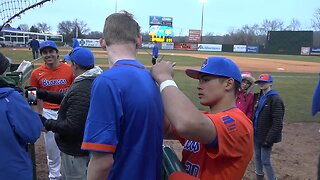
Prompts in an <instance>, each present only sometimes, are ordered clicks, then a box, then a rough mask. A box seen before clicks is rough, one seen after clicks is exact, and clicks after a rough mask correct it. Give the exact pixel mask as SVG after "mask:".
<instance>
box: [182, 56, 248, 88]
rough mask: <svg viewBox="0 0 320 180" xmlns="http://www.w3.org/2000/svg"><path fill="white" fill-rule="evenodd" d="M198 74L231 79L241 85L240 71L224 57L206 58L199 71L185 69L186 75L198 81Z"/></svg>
mask: <svg viewBox="0 0 320 180" xmlns="http://www.w3.org/2000/svg"><path fill="white" fill-rule="evenodd" d="M200 73H205V74H210V75H215V76H223V77H228V78H233V79H234V80H236V81H238V82H239V83H241V81H242V77H241V71H240V69H239V67H238V66H237V65H236V63H234V62H233V61H232V60H231V59H228V58H225V57H208V59H206V60H204V62H203V64H202V66H201V69H200V70H194V69H186V74H187V75H188V76H189V77H191V78H194V79H199V75H200Z"/></svg>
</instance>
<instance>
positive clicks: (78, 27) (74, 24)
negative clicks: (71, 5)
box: [58, 19, 90, 42]
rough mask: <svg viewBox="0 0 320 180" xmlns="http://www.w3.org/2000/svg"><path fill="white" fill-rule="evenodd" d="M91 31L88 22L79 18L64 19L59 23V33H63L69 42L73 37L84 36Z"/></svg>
mask: <svg viewBox="0 0 320 180" xmlns="http://www.w3.org/2000/svg"><path fill="white" fill-rule="evenodd" d="M89 31H90V29H89V28H87V24H86V23H85V22H83V21H79V20H78V19H75V20H73V21H62V22H61V23H59V24H58V33H60V34H62V35H63V36H64V40H65V41H67V42H71V41H72V38H73V37H78V38H84V37H85V35H86V34H87V33H88V32H89Z"/></svg>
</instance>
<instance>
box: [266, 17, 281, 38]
mask: <svg viewBox="0 0 320 180" xmlns="http://www.w3.org/2000/svg"><path fill="white" fill-rule="evenodd" d="M283 26H284V23H283V21H281V20H279V19H273V20H268V19H265V20H264V21H263V22H262V24H261V32H262V34H265V35H266V34H267V33H268V31H281V30H284V27H283Z"/></svg>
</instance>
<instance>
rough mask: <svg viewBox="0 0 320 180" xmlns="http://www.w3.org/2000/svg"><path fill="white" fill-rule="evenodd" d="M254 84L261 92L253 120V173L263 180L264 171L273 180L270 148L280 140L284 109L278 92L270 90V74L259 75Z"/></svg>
mask: <svg viewBox="0 0 320 180" xmlns="http://www.w3.org/2000/svg"><path fill="white" fill-rule="evenodd" d="M255 83H256V84H258V85H259V87H260V90H261V93H260V94H261V96H260V97H259V99H258V105H257V109H256V111H255V114H254V119H253V123H254V150H255V166H256V172H255V173H256V176H257V179H258V180H263V177H264V170H263V169H265V172H266V174H267V179H268V180H274V179H277V177H276V175H275V172H274V169H273V167H272V165H271V153H272V146H273V144H274V143H278V142H280V141H281V139H282V128H283V118H284V112H285V107H284V104H283V101H282V100H281V98H280V96H279V94H278V92H277V91H276V90H273V89H272V85H273V77H272V76H271V75H270V74H261V75H260V76H259V78H258V80H257V81H256V82H255Z"/></svg>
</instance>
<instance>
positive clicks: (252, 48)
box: [247, 46, 259, 53]
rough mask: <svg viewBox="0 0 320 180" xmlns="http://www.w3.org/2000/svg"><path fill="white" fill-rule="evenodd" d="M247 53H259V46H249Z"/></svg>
mask: <svg viewBox="0 0 320 180" xmlns="http://www.w3.org/2000/svg"><path fill="white" fill-rule="evenodd" d="M247 53H259V46H247Z"/></svg>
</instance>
